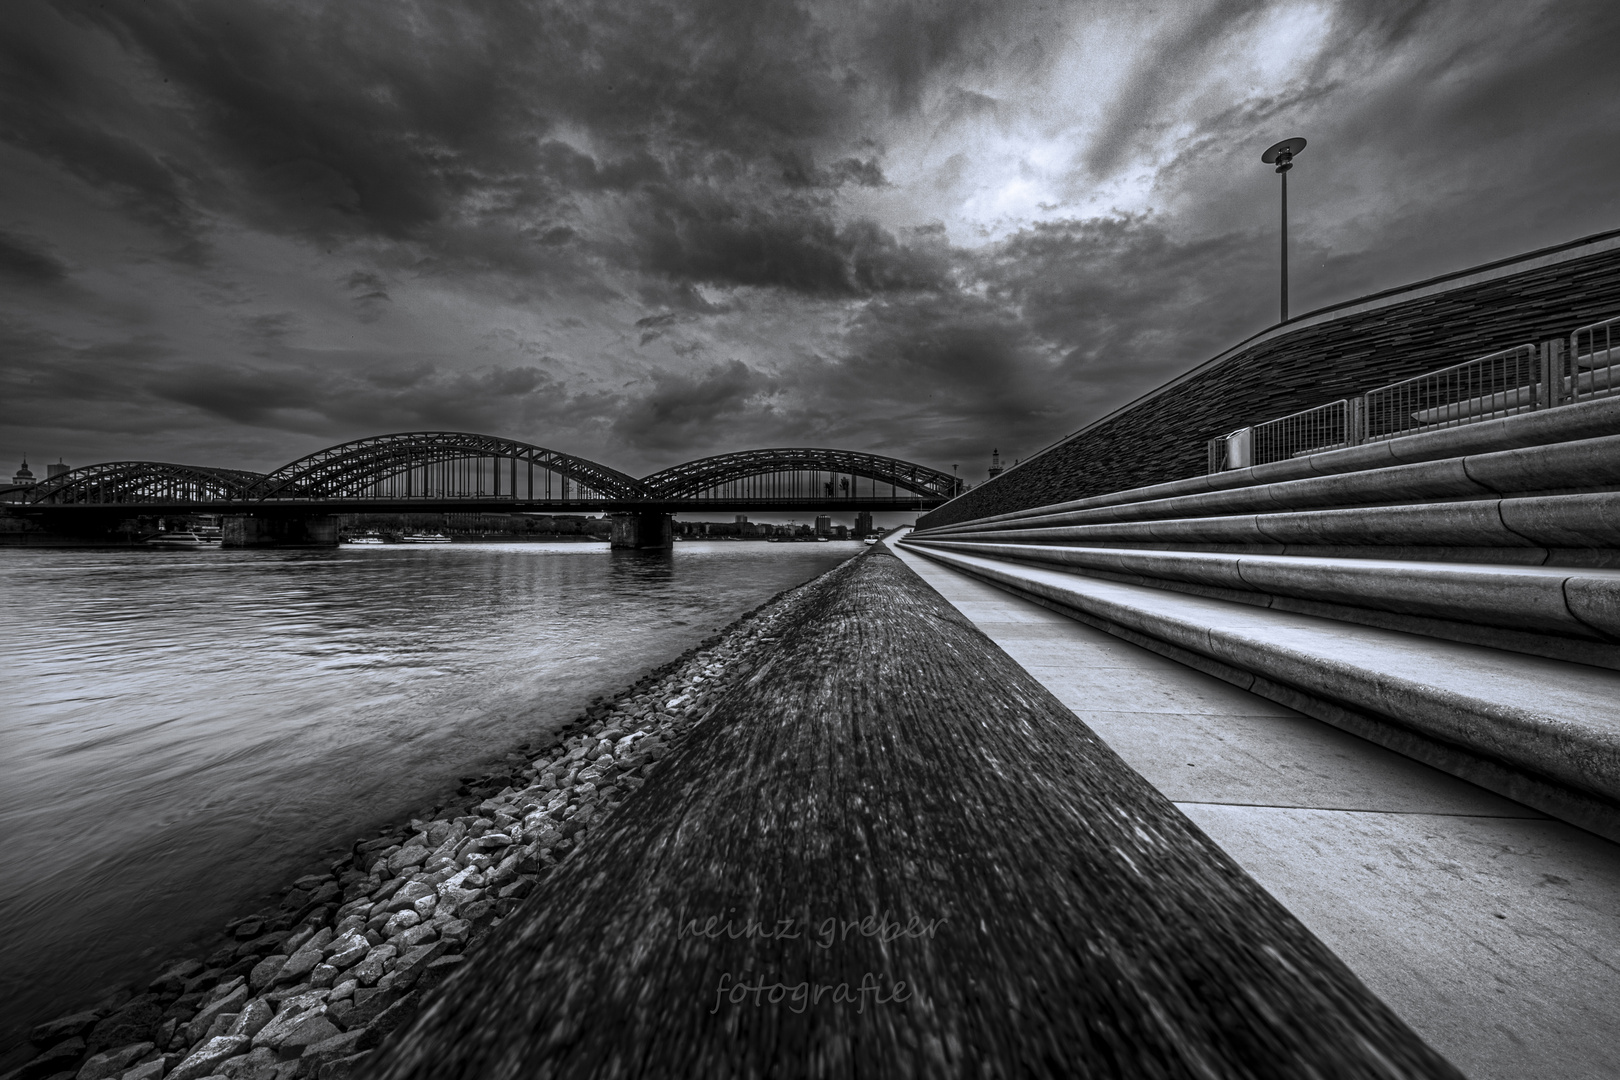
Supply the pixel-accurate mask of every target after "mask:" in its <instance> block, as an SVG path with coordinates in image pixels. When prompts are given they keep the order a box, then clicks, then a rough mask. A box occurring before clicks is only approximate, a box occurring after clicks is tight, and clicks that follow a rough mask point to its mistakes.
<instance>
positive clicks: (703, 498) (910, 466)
mask: <svg viewBox="0 0 1620 1080" xmlns="http://www.w3.org/2000/svg"><path fill="white" fill-rule="evenodd" d="M863 480H864V481H865V482H866V484H867V494H866V497H869V498H872V499H881V498H887V499H888V500H890V501H893V500H896V499H901V498H905V497H907V496H910V497H913V498H916V497H921V498H924V499H941V500H942V499H949V498H951V497H952V496H954V495H955V494H956V493H957V490H958V487H959V484H958V481H957V480H956V478H955V477H953V476H951V475H950V474H949V473H942V472H939V471H937V470H935V469H930V468H928V467H927V466H924V465H918V464H915V463H914V462H910V461H901V460H900V459H899V458H891V457H882V456H880V455H877V454H863V453H857V452H855V451H852V450H825V449H794V448H778V449H772V450H744V451H742V452H740V453H735V454H719V455H716V456H714V457H706V458H699V459H698V460H696V461H688V462H686V463H685V464H684V465H676V466H675V467H674V468H671V469H665V470H663V471H662V472H656V473H653V474H652V475H651V476H646V477H643V478H642V481H641V482H642V483H643V484H645V485H646V486H647V489H648V492H649V494H651V495H652V496H654V497H655V498H659V499H663V500H668V501H671V502H673V501H677V500H680V501H688V500H695V501H697V502H710V501H713V502H725V503H738V502H758V503H760V504H769V503H772V502H794V503H801V502H813V501H815V500H817V499H834V500H837V501H839V502H849V501H858V500H860V499H861V498H862V497H863V496H862V494H861V482H862V481H863ZM885 487H886V488H888V491H887V493H886V494H885V493H880V492H881V490H882V489H883V488H885Z"/></svg>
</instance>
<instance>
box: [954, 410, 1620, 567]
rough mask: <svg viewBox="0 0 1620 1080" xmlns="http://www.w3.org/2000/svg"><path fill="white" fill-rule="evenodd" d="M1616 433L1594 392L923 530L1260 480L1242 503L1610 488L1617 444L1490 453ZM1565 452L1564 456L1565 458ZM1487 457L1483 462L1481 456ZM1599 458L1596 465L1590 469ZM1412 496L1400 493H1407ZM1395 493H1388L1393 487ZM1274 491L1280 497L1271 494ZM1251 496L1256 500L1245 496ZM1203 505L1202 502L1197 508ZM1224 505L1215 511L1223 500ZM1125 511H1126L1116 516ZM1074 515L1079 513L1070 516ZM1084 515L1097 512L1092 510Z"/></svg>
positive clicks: (1170, 509) (1193, 508) (1130, 516)
mask: <svg viewBox="0 0 1620 1080" xmlns="http://www.w3.org/2000/svg"><path fill="white" fill-rule="evenodd" d="M1617 433H1620V397H1609V398H1600V399H1598V400H1595V401H1585V402H1580V403H1578V404H1575V405H1567V406H1563V407H1560V408H1557V409H1544V410H1539V411H1536V412H1532V413H1525V414H1521V415H1517V416H1512V417H1508V418H1505V419H1502V420H1492V421H1487V422H1483V423H1477V424H1468V425H1464V426H1462V427H1455V428H1447V429H1444V430H1440V431H1431V432H1425V433H1423V434H1420V435H1409V436H1403V437H1401V438H1397V439H1386V440H1382V441H1379V442H1373V443H1366V444H1364V445H1361V446H1354V447H1348V448H1345V449H1341V450H1330V451H1325V452H1323V453H1320V454H1312V455H1310V456H1308V457H1302V458H1292V459H1289V460H1287V461H1277V462H1272V463H1270V464H1267V465H1257V466H1254V467H1253V468H1247V469H1232V470H1228V471H1226V472H1219V473H1212V474H1210V475H1207V476H1194V477H1188V478H1187V479H1185V480H1176V481H1173V482H1171V483H1166V484H1155V485H1152V486H1150V487H1143V488H1132V489H1129V490H1125V491H1116V492H1110V493H1108V494H1105V495H1096V496H1091V497H1089V498H1085V499H1075V500H1071V501H1068V502H1061V503H1055V504H1052V505H1050V506H1042V507H1032V508H1030V509H1027V510H1018V511H1013V512H1011V513H1007V514H998V515H994V516H991V517H986V518H980V519H977V520H974V521H970V522H961V523H958V524H954V525H945V526H941V527H939V528H937V529H928V530H923V531H926V532H929V533H930V534H934V535H943V534H945V533H947V532H960V531H972V530H977V529H982V528H986V527H989V526H992V525H998V524H1001V523H1005V522H1011V521H1018V522H1027V521H1029V520H1030V519H1035V518H1040V519H1048V518H1054V517H1057V516H1060V515H1067V514H1071V513H1076V512H1081V511H1088V510H1101V509H1105V508H1120V507H1126V506H1136V507H1138V508H1139V509H1137V510H1135V511H1130V512H1128V513H1127V512H1125V511H1117V512H1116V513H1115V514H1114V515H1112V516H1109V517H1107V518H1106V519H1105V520H1110V521H1117V520H1137V519H1140V516H1141V515H1142V514H1143V510H1142V509H1140V508H1141V507H1143V506H1147V507H1148V510H1147V515H1146V516H1149V517H1184V516H1194V515H1197V514H1203V513H1232V512H1234V511H1235V510H1236V509H1237V507H1238V505H1239V504H1234V503H1218V502H1212V503H1196V502H1195V503H1179V502H1177V500H1182V499H1187V498H1192V497H1197V496H1203V495H1211V494H1218V493H1234V494H1235V493H1237V492H1241V491H1243V490H1244V489H1251V488H1257V487H1265V488H1272V489H1280V490H1277V491H1276V492H1275V493H1274V494H1273V495H1268V496H1266V498H1265V499H1264V500H1256V501H1253V502H1252V504H1241V505H1243V508H1245V509H1257V510H1266V509H1279V508H1282V507H1281V502H1282V500H1290V501H1291V505H1309V506H1322V505H1340V506H1343V505H1350V502H1348V501H1340V502H1337V503H1333V502H1332V501H1331V500H1333V499H1341V500H1352V501H1353V500H1362V499H1367V498H1370V499H1371V501H1372V502H1373V503H1375V504H1387V503H1390V502H1399V501H1419V500H1422V499H1427V498H1454V497H1468V496H1469V495H1474V496H1478V495H1479V494H1517V493H1524V492H1528V491H1549V490H1555V489H1561V488H1571V487H1573V488H1586V489H1589V488H1594V487H1600V486H1604V485H1608V486H1614V485H1615V483H1616V480H1615V470H1616V468H1617V465H1616V462H1615V458H1614V457H1613V453H1614V451H1613V450H1612V449H1611V448H1608V447H1603V448H1600V452H1599V460H1598V461H1594V462H1592V463H1590V465H1585V466H1583V465H1581V464H1578V463H1577V458H1578V454H1579V453H1580V452H1579V451H1576V452H1572V451H1569V450H1552V451H1551V452H1548V451H1547V450H1543V452H1542V453H1538V454H1524V455H1519V456H1517V457H1497V456H1496V455H1499V454H1503V453H1506V452H1510V451H1514V450H1530V449H1536V448H1553V447H1558V446H1563V445H1569V444H1574V443H1582V442H1588V441H1592V440H1602V439H1605V438H1609V437H1613V436H1615V435H1617ZM1566 455H1571V456H1566ZM1487 458H1488V459H1490V460H1480V459H1487ZM1447 461H1451V462H1454V463H1456V464H1453V465H1451V466H1449V467H1444V468H1437V469H1431V470H1429V471H1427V472H1425V471H1422V470H1419V471H1416V472H1408V473H1404V474H1400V473H1390V472H1384V471H1383V470H1387V469H1391V468H1396V467H1400V466H1404V465H1412V464H1419V463H1443V462H1447ZM1592 465H1596V466H1598V469H1599V471H1598V472H1592V471H1583V470H1589V469H1590V468H1591V466H1592ZM1365 472H1377V473H1379V474H1380V475H1381V476H1382V477H1384V478H1385V479H1386V480H1389V481H1393V482H1394V484H1395V485H1396V486H1390V487H1387V488H1383V489H1381V488H1380V487H1379V486H1378V485H1377V484H1374V485H1372V486H1371V487H1367V486H1363V485H1361V484H1359V483H1351V484H1349V485H1348V486H1345V487H1342V488H1337V489H1335V488H1334V487H1332V486H1329V487H1327V488H1313V487H1308V486H1307V487H1297V488H1288V487H1283V486H1282V485H1287V484H1291V483H1294V482H1296V481H1301V480H1307V479H1312V478H1321V477H1337V476H1345V475H1348V474H1355V473H1365ZM1408 490H1409V491H1410V494H1409V495H1408V494H1406V491H1408ZM1397 491H1399V492H1401V493H1400V494H1395V492H1397ZM1277 496H1280V498H1278V497H1277ZM1323 497H1326V498H1328V499H1329V501H1328V502H1325V503H1324V502H1321V501H1315V502H1309V503H1305V504H1298V503H1295V502H1292V501H1293V500H1299V499H1317V500H1320V499H1322V498H1323ZM1249 498H1251V500H1252V499H1254V496H1252V495H1250V496H1249ZM1206 505H1207V506H1210V507H1211V509H1209V510H1204V509H1202V507H1204V506H1206ZM1222 506H1224V507H1226V508H1225V509H1221V508H1220V507H1222ZM1121 515H1124V516H1121ZM1079 520H1088V519H1076V523H1077V522H1078V521H1079ZM1089 520H1098V519H1096V518H1093V519H1089Z"/></svg>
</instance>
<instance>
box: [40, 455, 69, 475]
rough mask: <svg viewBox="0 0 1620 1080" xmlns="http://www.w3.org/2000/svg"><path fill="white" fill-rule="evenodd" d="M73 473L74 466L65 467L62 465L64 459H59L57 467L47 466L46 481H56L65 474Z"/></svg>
mask: <svg viewBox="0 0 1620 1080" xmlns="http://www.w3.org/2000/svg"><path fill="white" fill-rule="evenodd" d="M72 471H73V466H71V465H64V464H62V459H61V458H57V459H56V464H55V465H47V466H45V479H47V480H54V479H56V478H57V477H58V476H61V475H62V474H63V473H65V472H72Z"/></svg>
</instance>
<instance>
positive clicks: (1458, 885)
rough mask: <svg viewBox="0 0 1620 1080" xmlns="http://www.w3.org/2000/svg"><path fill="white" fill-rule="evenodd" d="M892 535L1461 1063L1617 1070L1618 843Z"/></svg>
mask: <svg viewBox="0 0 1620 1080" xmlns="http://www.w3.org/2000/svg"><path fill="white" fill-rule="evenodd" d="M896 550H897V551H898V553H899V555H900V557H901V558H902V559H904V560H905V561H906V564H907V565H908V566H910V567H911V568H912V569H913V570H915V571H916V572H917V573H918V574H920V575H921V576H922V577H923V579H924V580H926V581H927V582H928V583H929V585H931V586H932V587H933V588H934V589H936V590H937V591H938V592H939V593H940V594H941V595H942V596H944V597H945V598H946V599H947V600H948V601H949V602H950V603H951V604H952V605H954V606H955V607H956V608H957V610H959V611H960V612H961V613H962V616H963V617H964V618H966V619H969V620H971V621H972V622H973V624H974V625H975V626H977V627H978V628H979V629H980V630H982V631H983V632H984V633H985V634H987V635H988V636H989V637H990V639H991V640H992V641H994V642H995V643H996V644H997V645H998V646H1000V647H1001V648H1002V649H1004V650H1006V652H1007V654H1008V655H1009V656H1011V657H1012V658H1013V659H1014V660H1016V661H1017V662H1018V663H1019V664H1020V665H1021V666H1022V667H1024V668H1025V669H1026V670H1027V671H1028V672H1029V673H1030V674H1031V675H1033V676H1034V677H1035V678H1036V679H1038V680H1040V682H1041V683H1042V684H1043V685H1044V686H1046V687H1047V688H1048V689H1049V690H1051V691H1052V693H1053V694H1054V695H1056V696H1057V697H1058V699H1059V700H1061V701H1062V702H1063V703H1064V704H1065V705H1067V706H1068V707H1069V708H1070V709H1071V710H1073V711H1074V713H1075V715H1076V716H1077V717H1078V718H1079V720H1080V721H1081V722H1082V723H1084V724H1085V725H1086V726H1087V727H1088V728H1090V729H1091V730H1092V731H1095V732H1096V733H1097V734H1098V735H1099V736H1100V737H1102V738H1103V739H1104V740H1105V741H1107V743H1108V745H1109V746H1110V747H1112V748H1113V749H1114V750H1116V751H1117V752H1118V753H1119V754H1120V755H1121V756H1122V757H1124V758H1125V760H1126V761H1127V762H1129V763H1130V765H1131V767H1132V768H1134V769H1136V770H1137V771H1138V772H1140V773H1141V774H1142V775H1143V776H1144V777H1145V778H1146V779H1147V780H1148V782H1149V783H1151V784H1153V785H1154V786H1155V787H1157V788H1158V789H1159V790H1160V791H1162V792H1163V793H1164V794H1165V795H1166V797H1168V798H1170V799H1172V800H1174V801H1175V803H1176V805H1177V806H1179V807H1180V808H1181V809H1182V811H1183V812H1184V813H1186V814H1187V815H1188V816H1189V817H1191V818H1192V819H1193V820H1194V821H1195V822H1197V823H1198V826H1199V828H1201V829H1203V830H1204V831H1205V832H1206V833H1207V834H1208V835H1209V836H1210V837H1211V838H1212V839H1213V840H1215V842H1216V843H1218V844H1220V845H1221V846H1222V847H1223V848H1224V849H1226V851H1228V852H1229V853H1231V854H1232V855H1233V856H1235V857H1236V858H1237V859H1238V861H1239V862H1240V863H1242V865H1243V868H1244V869H1245V870H1246V871H1248V872H1249V873H1251V874H1253V875H1254V876H1255V877H1256V878H1257V879H1258V880H1259V881H1260V883H1261V884H1262V885H1264V886H1265V887H1266V889H1267V890H1268V891H1269V892H1271V894H1272V895H1274V896H1276V897H1277V898H1278V899H1280V900H1282V901H1283V903H1285V904H1286V905H1288V907H1289V909H1290V910H1292V911H1293V912H1294V913H1295V914H1297V915H1298V916H1299V917H1300V918H1301V919H1302V920H1303V921H1304V922H1305V923H1306V925H1308V926H1309V927H1310V928H1311V930H1312V931H1313V932H1315V933H1316V934H1317V935H1318V936H1320V937H1321V938H1322V940H1323V941H1325V942H1327V943H1328V944H1329V945H1330V946H1331V947H1332V948H1333V950H1334V951H1335V952H1337V953H1338V954H1339V956H1340V957H1341V958H1342V959H1343V960H1344V961H1345V962H1346V963H1347V964H1349V965H1350V968H1351V970H1353V971H1354V972H1355V973H1356V975H1357V976H1358V977H1359V978H1360V979H1361V980H1362V981H1363V982H1365V983H1366V984H1367V986H1368V987H1369V988H1370V989H1372V991H1373V992H1374V993H1376V994H1378V995H1379V996H1380V997H1382V998H1383V999H1384V1000H1385V1001H1387V1002H1388V1003H1389V1004H1390V1005H1391V1007H1393V1008H1394V1009H1395V1010H1396V1012H1398V1013H1399V1014H1400V1015H1401V1016H1402V1018H1403V1019H1405V1020H1406V1021H1407V1022H1408V1023H1410V1024H1411V1025H1412V1026H1413V1027H1414V1028H1415V1029H1416V1030H1417V1031H1418V1033H1419V1034H1421V1035H1422V1036H1423V1037H1424V1038H1425V1039H1427V1040H1428V1041H1429V1042H1430V1044H1431V1045H1433V1046H1434V1048H1435V1049H1437V1050H1439V1051H1440V1052H1441V1053H1443V1054H1445V1055H1446V1056H1447V1058H1449V1059H1450V1060H1451V1061H1452V1063H1454V1064H1455V1065H1456V1066H1457V1067H1458V1068H1460V1069H1461V1070H1462V1071H1463V1073H1464V1074H1465V1075H1467V1076H1468V1077H1469V1078H1470V1080H1524V1078H1525V1077H1535V1078H1536V1080H1577V1078H1579V1080H1591V1078H1595V1077H1600V1076H1612V1075H1613V1072H1614V1067H1613V1064H1612V1061H1613V1058H1614V1038H1613V1034H1612V1031H1611V1030H1610V1028H1612V1026H1613V1025H1612V1022H1611V1019H1610V1018H1612V1017H1614V1016H1616V1015H1620V980H1616V979H1614V978H1613V970H1614V957H1615V956H1616V955H1620V847H1617V846H1616V845H1614V844H1612V843H1610V842H1609V841H1607V840H1603V839H1601V838H1599V837H1596V836H1593V835H1591V834H1589V833H1587V832H1585V831H1583V830H1581V829H1577V828H1575V827H1574V826H1572V825H1569V824H1568V823H1566V822H1562V821H1555V820H1552V819H1549V818H1547V817H1545V816H1544V815H1542V814H1540V813H1539V812H1537V811H1535V810H1532V809H1530V808H1529V807H1526V806H1523V805H1522V804H1519V803H1515V802H1513V801H1511V800H1508V799H1504V798H1502V797H1500V796H1498V795H1494V794H1492V793H1489V792H1486V791H1482V790H1480V789H1479V788H1477V787H1475V786H1474V785H1472V784H1468V783H1466V782H1464V781H1462V780H1459V779H1457V778H1456V777H1453V776H1447V775H1444V774H1442V773H1440V772H1438V771H1436V770H1434V769H1432V768H1429V767H1428V766H1426V765H1423V764H1421V763H1420V762H1417V761H1413V760H1411V759H1410V758H1407V757H1405V756H1403V755H1400V754H1396V753H1394V752H1392V751H1390V750H1387V749H1385V748H1384V747H1382V746H1375V745H1373V744H1372V743H1370V742H1368V741H1366V740H1365V739H1360V738H1357V737H1355V736H1353V735H1350V734H1348V733H1346V732H1344V731H1341V730H1339V729H1337V728H1334V727H1331V726H1329V725H1327V724H1323V723H1320V722H1318V721H1316V720H1313V719H1311V718H1309V717H1305V716H1301V715H1299V714H1298V713H1297V712H1295V711H1294V710H1292V709H1288V708H1285V707H1283V706H1281V705H1278V704H1277V703H1276V702H1273V701H1267V700H1263V699H1260V698H1258V697H1256V696H1255V695H1253V694H1250V693H1247V692H1245V691H1243V690H1240V689H1238V688H1237V687H1235V686H1231V685H1229V684H1227V683H1224V682H1221V681H1220V680H1218V679H1214V678H1211V677H1210V676H1208V675H1206V674H1204V673H1203V672H1201V671H1195V670H1193V669H1192V668H1190V667H1188V666H1187V665H1185V664H1179V663H1176V662H1174V661H1172V660H1169V659H1167V658H1165V657H1164V656H1161V655H1155V654H1154V653H1152V652H1151V651H1149V650H1147V649H1144V648H1141V647H1139V646H1136V645H1134V644H1132V643H1130V642H1127V641H1122V640H1120V638H1118V637H1116V636H1114V635H1111V634H1107V633H1104V632H1103V631H1101V630H1099V629H1097V628H1096V627H1094V626H1088V625H1086V624H1085V623H1083V622H1081V621H1080V620H1077V619H1073V618H1067V617H1065V616H1064V615H1062V614H1059V613H1058V612H1057V611H1054V610H1052V609H1051V608H1050V607H1043V606H1041V605H1038V604H1036V603H1034V602H1033V601H1031V600H1029V599H1027V598H1025V597H1022V596H1017V595H1014V594H1013V593H1011V592H1009V591H1007V590H1005V589H1001V588H996V587H995V586H993V585H991V584H990V583H988V582H985V581H982V580H979V579H977V578H973V577H969V576H968V575H965V574H962V573H959V572H957V571H955V570H953V569H950V568H948V567H946V566H944V565H942V564H941V563H938V562H935V561H934V560H932V559H928V558H925V557H923V556H921V555H920V554H918V553H917V552H916V551H915V550H908V549H906V548H905V547H904V546H898V547H897V549H896Z"/></svg>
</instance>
